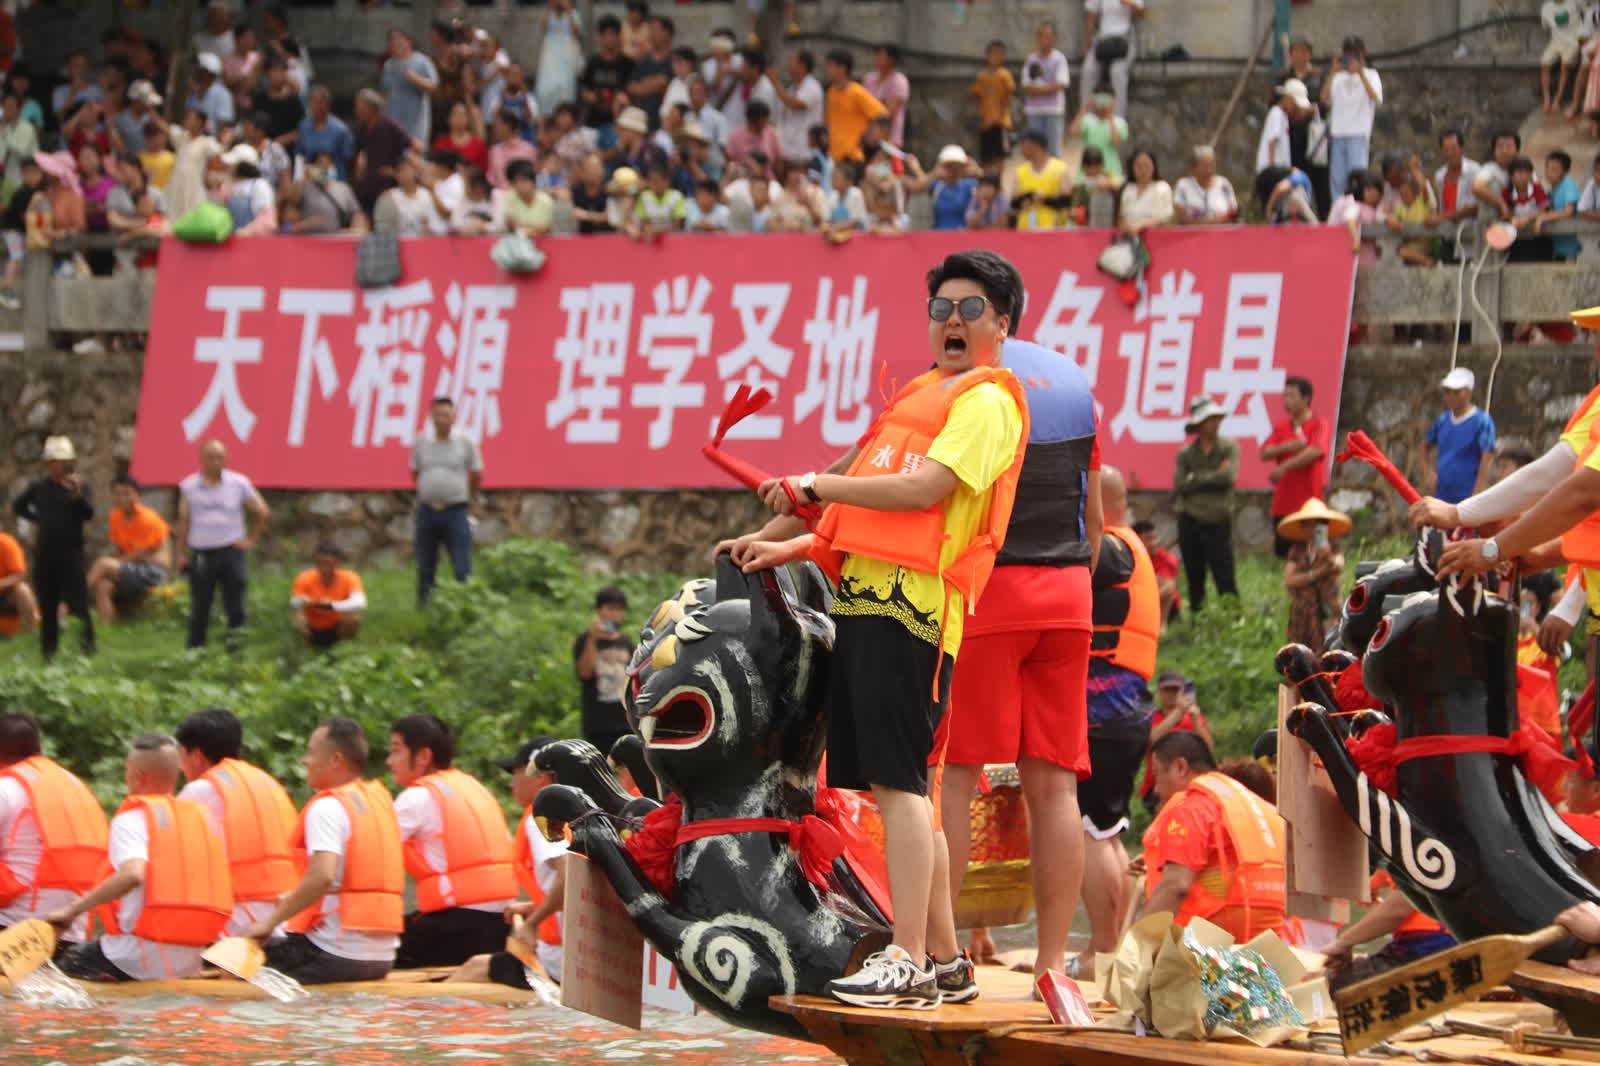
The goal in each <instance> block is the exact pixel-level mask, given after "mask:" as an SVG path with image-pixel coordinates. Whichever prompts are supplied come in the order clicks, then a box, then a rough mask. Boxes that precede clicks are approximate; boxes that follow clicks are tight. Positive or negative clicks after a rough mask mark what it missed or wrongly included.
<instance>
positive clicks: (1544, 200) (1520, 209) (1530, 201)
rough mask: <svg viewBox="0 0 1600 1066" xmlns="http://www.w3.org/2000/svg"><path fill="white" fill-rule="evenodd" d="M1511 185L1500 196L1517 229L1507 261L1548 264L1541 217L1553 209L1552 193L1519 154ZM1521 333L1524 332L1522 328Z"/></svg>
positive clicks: (1515, 161)
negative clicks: (1540, 224) (1540, 226)
mask: <svg viewBox="0 0 1600 1066" xmlns="http://www.w3.org/2000/svg"><path fill="white" fill-rule="evenodd" d="M1509 171H1510V174H1511V183H1510V184H1509V185H1507V186H1506V188H1505V191H1504V192H1503V193H1501V196H1502V197H1503V198H1504V199H1505V203H1506V207H1508V208H1509V209H1510V210H1511V224H1512V225H1513V226H1515V227H1517V240H1516V243H1515V244H1513V245H1512V246H1511V251H1510V253H1509V254H1508V255H1507V257H1506V258H1507V259H1508V260H1509V261H1510V262H1513V263H1540V262H1548V261H1549V259H1550V256H1551V248H1550V238H1549V237H1541V236H1539V235H1538V223H1539V216H1540V215H1542V214H1543V213H1544V212H1545V211H1546V210H1547V209H1548V208H1549V207H1550V194H1549V193H1548V192H1546V191H1545V188H1544V186H1543V185H1542V184H1540V182H1539V179H1538V178H1537V177H1536V176H1535V175H1534V169H1533V160H1531V159H1529V158H1528V157H1527V156H1525V155H1519V156H1517V157H1516V158H1515V159H1513V160H1512V161H1511V166H1510V168H1509ZM1519 332H1523V331H1522V330H1520V329H1519Z"/></svg>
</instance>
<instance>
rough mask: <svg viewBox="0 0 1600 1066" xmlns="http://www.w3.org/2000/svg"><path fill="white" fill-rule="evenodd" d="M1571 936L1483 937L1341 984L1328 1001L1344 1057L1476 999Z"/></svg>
mask: <svg viewBox="0 0 1600 1066" xmlns="http://www.w3.org/2000/svg"><path fill="white" fill-rule="evenodd" d="M1571 935H1572V934H1571V933H1570V932H1568V931H1567V930H1566V929H1565V928H1564V927H1562V926H1559V925H1550V926H1546V927H1545V928H1543V929H1541V930H1539V931H1538V932H1536V933H1528V934H1527V935H1525V936H1486V937H1482V938H1480V939H1478V940H1469V941H1468V942H1467V943H1465V944H1457V945H1456V946H1455V947H1453V948H1451V949H1450V950H1449V951H1441V952H1439V953H1438V954H1435V955H1429V956H1428V957H1427V958H1423V959H1418V960H1417V961H1416V962H1411V963H1407V964H1406V965H1404V966H1397V967H1395V968H1394V969H1392V970H1385V971H1384V972H1383V973H1381V974H1378V975H1377V976H1376V977H1369V978H1367V979H1366V980H1365V981H1357V982H1356V983H1355V984H1351V985H1346V986H1344V987H1343V988H1341V989H1339V990H1338V991H1337V992H1335V993H1334V994H1333V1001H1334V1002H1335V1003H1336V1004H1338V1006H1339V1036H1340V1037H1341V1038H1342V1039H1343V1041H1344V1050H1345V1054H1347V1055H1349V1054H1353V1053H1355V1052H1357V1051H1361V1050H1363V1049H1364V1048H1369V1047H1371V1046H1372V1045H1373V1044H1377V1043H1380V1042H1382V1041H1384V1040H1387V1039H1388V1038H1389V1037H1391V1036H1393V1035H1395V1034H1396V1033H1398V1032H1400V1031H1401V1030H1403V1029H1408V1028H1410V1027H1411V1026H1413V1025H1416V1024H1417V1023H1419V1022H1423V1021H1426V1020H1427V1019H1429V1018H1431V1017H1433V1016H1434V1015H1435V1014H1438V1013H1440V1012H1441V1011H1445V1010H1448V1009H1449V1008H1451V1007H1454V1006H1457V1005H1459V1004H1461V1003H1466V1002H1469V1001H1471V1000H1475V999H1477V998H1478V997H1480V996H1482V995H1483V994H1484V993H1485V992H1487V991H1489V990H1490V989H1491V988H1494V987H1495V986H1497V985H1499V984H1501V983H1502V982H1504V981H1505V979H1506V978H1507V977H1510V976H1511V974H1512V972H1513V971H1515V970H1516V968H1517V967H1518V966H1520V965H1522V963H1523V962H1525V961H1526V960H1527V958H1528V956H1529V955H1532V954H1533V953H1534V952H1536V951H1541V950H1543V949H1544V948H1547V947H1549V946H1550V945H1552V944H1555V943H1559V942H1560V941H1562V940H1565V939H1566V938H1567V937H1569V936H1571Z"/></svg>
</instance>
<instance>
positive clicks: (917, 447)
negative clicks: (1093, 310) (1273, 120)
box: [718, 251, 1028, 1009]
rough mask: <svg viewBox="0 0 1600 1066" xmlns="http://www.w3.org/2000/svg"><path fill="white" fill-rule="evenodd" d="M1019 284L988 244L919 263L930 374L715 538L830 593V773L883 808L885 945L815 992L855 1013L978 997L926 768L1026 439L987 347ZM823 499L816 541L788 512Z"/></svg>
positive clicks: (1017, 387) (753, 566)
mask: <svg viewBox="0 0 1600 1066" xmlns="http://www.w3.org/2000/svg"><path fill="white" fill-rule="evenodd" d="M1021 304H1022V278H1021V276H1020V275H1019V274H1018V273H1017V270H1016V268H1015V267H1014V266H1012V265H1011V264H1010V263H1009V262H1007V261H1006V260H1005V259H1003V258H1001V257H1000V256H998V255H996V254H994V253H993V252H986V251H978V252H959V253H957V254H955V255H952V256H949V257H948V258H946V259H945V260H944V261H943V262H942V263H940V264H939V265H938V266H936V267H934V269H933V270H932V271H930V272H929V274H928V320H929V321H928V342H929V347H930V348H931V350H932V356H933V360H934V369H932V370H930V371H929V372H928V373H926V374H923V375H922V376H921V377H918V378H917V379H915V380H914V381H912V382H911V383H910V384H909V385H907V386H906V387H905V388H904V389H902V390H901V391H900V393H899V394H898V395H897V396H896V397H895V398H894V400H893V401H892V402H891V404H890V405H889V407H888V409H887V410H885V411H884V412H883V413H882V414H881V415H879V417H878V419H877V421H876V422H875V423H874V424H873V426H872V428H871V429H869V430H868V431H867V434H866V435H865V436H864V437H862V439H861V440H862V443H860V444H858V445H857V446H856V447H855V448H854V449H852V450H851V452H850V453H849V454H848V455H846V456H844V457H843V458H842V459H840V460H839V461H838V462H836V463H834V464H833V466H832V467H830V468H829V470H828V471H827V472H825V473H821V474H818V473H810V474H804V475H800V476H795V477H786V478H775V479H772V480H770V481H768V482H767V483H765V484H764V485H762V486H761V488H760V490H759V491H760V493H761V496H762V499H763V500H764V501H765V502H766V504H767V505H768V506H769V507H771V508H772V510H773V511H775V512H777V514H778V517H777V518H776V519H774V520H773V521H771V522H769V523H768V524H767V526H766V527H765V528H764V529H762V530H761V531H760V532H758V533H752V534H749V535H747V536H744V537H740V538H739V539H738V540H735V541H729V542H725V543H724V544H722V545H719V546H718V550H719V551H720V550H723V549H730V550H731V551H732V552H733V558H734V561H735V562H737V563H739V564H740V565H741V566H742V567H743V568H744V569H745V570H746V571H750V570H759V569H764V568H767V567H774V566H781V565H783V564H785V563H789V562H794V561H796V560H798V559H802V558H805V557H807V556H808V555H809V556H811V557H813V558H815V559H816V560H817V561H818V562H819V563H820V564H821V565H822V567H823V569H825V570H826V571H828V573H829V576H830V577H832V578H833V579H834V582H835V584H836V585H837V586H838V596H837V598H836V599H835V601H834V605H833V615H834V619H835V624H836V627H837V633H836V639H835V643H834V654H833V662H832V667H831V669H832V674H831V678H832V681H831V697H830V707H829V716H828V782H829V784H830V785H833V786H835V787H841V788H851V789H867V788H870V789H871V790H872V794H873V798H874V799H875V800H876V801H877V804H878V808H879V810H880V811H881V813H882V815H883V824H884V831H885V838H886V847H885V850H886V856H887V859H888V865H889V894H890V898H891V901H892V903H893V907H894V919H895V921H894V943H893V944H891V945H890V946H889V947H888V948H887V949H885V950H884V951H882V952H880V953H878V954H875V955H873V956H871V957H870V958H868V960H867V962H866V964H865V965H864V966H863V967H862V968H861V969H860V970H859V971H857V972H856V973H854V974H851V975H849V976H843V977H841V978H840V979H839V980H836V981H834V982H833V983H832V984H831V985H830V986H829V991H830V992H831V993H832V994H833V996H834V997H835V998H837V999H839V1000H841V1001H842V1002H845V1003H849V1004H852V1005H855V1006H862V1007H880V1008H901V1009H931V1008H933V1007H936V1006H938V1005H939V1003H940V1002H941V1000H945V1001H950V1002H961V1003H964V1002H968V1001H970V1000H972V999H974V998H976V996H977V994H978V988H977V984H976V982H975V981H974V979H973V970H972V963H971V961H970V960H969V959H968V958H967V957H966V956H965V955H964V954H962V953H961V951H960V949H959V947H958V946H957V944H956V930H955V917H954V912H953V904H952V900H951V896H950V875H949V864H950V857H949V852H948V850H947V848H946V846H945V841H944V835H943V833H942V832H940V831H939V830H938V829H937V828H936V823H935V819H934V813H933V806H932V804H931V803H930V802H929V799H928V764H929V756H930V755H931V754H932V753H933V751H932V749H933V738H934V731H935V729H936V728H937V726H938V724H939V719H940V718H941V717H942V716H943V713H944V708H945V704H946V699H947V697H948V695H949V691H950V676H951V674H952V672H953V671H954V668H955V657H956V653H957V651H958V650H959V649H960V646H961V632H962V620H963V618H964V616H965V615H966V613H967V612H968V611H969V610H971V609H972V607H973V605H974V604H976V602H977V600H978V597H979V595H980V594H981V592H982V591H983V586H984V584H985V582H987V580H988V577H989V573H990V571H991V570H992V569H993V567H994V558H995V553H996V552H997V551H998V549H999V548H1000V546H1001V543H1002V542H1003V541H1004V538H1005V531H1006V525H1007V523H1008V522H1009V520H1010V517H1011V504H1012V500H1013V497H1014V495H1015V492H1016V484H1017V477H1018V475H1019V474H1020V472H1021V469H1022V458H1023V451H1024V448H1025V446H1026V441H1027V439H1028V426H1027V423H1028V414H1027V402H1026V400H1025V398H1024V396H1023V391H1022V386H1021V383H1020V382H1018V381H1017V378H1016V376H1015V375H1013V374H1012V373H1011V372H1010V371H1008V370H1005V369H1002V368H1001V367H1000V365H999V363H1000V348H1001V344H1002V342H1003V341H1004V340H1005V338H1006V335H1007V333H1009V332H1010V331H1011V329H1012V325H1013V323H1012V319H1013V316H1014V309H1016V308H1019V307H1020V306H1021ZM806 504H813V505H822V506H824V507H825V508H826V509H825V510H824V512H823V516H822V519H821V520H820V522H818V524H817V532H816V533H815V534H814V535H801V536H797V535H796V534H800V533H802V531H803V528H804V527H803V526H802V525H801V524H800V522H799V521H798V520H797V519H796V518H794V517H793V514H794V512H795V510H796V508H797V507H800V506H803V505H806Z"/></svg>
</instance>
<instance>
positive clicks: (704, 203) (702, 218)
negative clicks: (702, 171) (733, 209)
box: [683, 178, 728, 233]
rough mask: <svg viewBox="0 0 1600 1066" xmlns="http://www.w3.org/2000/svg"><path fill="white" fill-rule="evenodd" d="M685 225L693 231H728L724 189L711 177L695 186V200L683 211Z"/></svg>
mask: <svg viewBox="0 0 1600 1066" xmlns="http://www.w3.org/2000/svg"><path fill="white" fill-rule="evenodd" d="M683 221H684V227H685V228H686V229H688V230H690V231H691V232H693V233H726V232H727V231H728V205H727V204H725V203H723V202H722V190H721V189H719V188H717V183H716V182H714V181H711V180H710V179H709V178H708V179H707V180H705V181H702V182H700V183H699V184H698V185H696V186H695V187H694V200H693V201H692V202H691V203H689V204H688V205H687V206H686V207H685V208H684V211H683Z"/></svg>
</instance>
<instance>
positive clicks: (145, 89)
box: [128, 78, 161, 107]
mask: <svg viewBox="0 0 1600 1066" xmlns="http://www.w3.org/2000/svg"><path fill="white" fill-rule="evenodd" d="M128 99H130V100H138V101H139V102H140V103H144V104H149V105H150V106H151V107H160V106H161V94H160V93H158V92H156V87H155V86H154V85H151V84H150V83H149V82H148V81H147V80H145V79H144V78H140V79H139V80H138V81H136V82H134V83H133V84H132V85H130V86H128Z"/></svg>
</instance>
